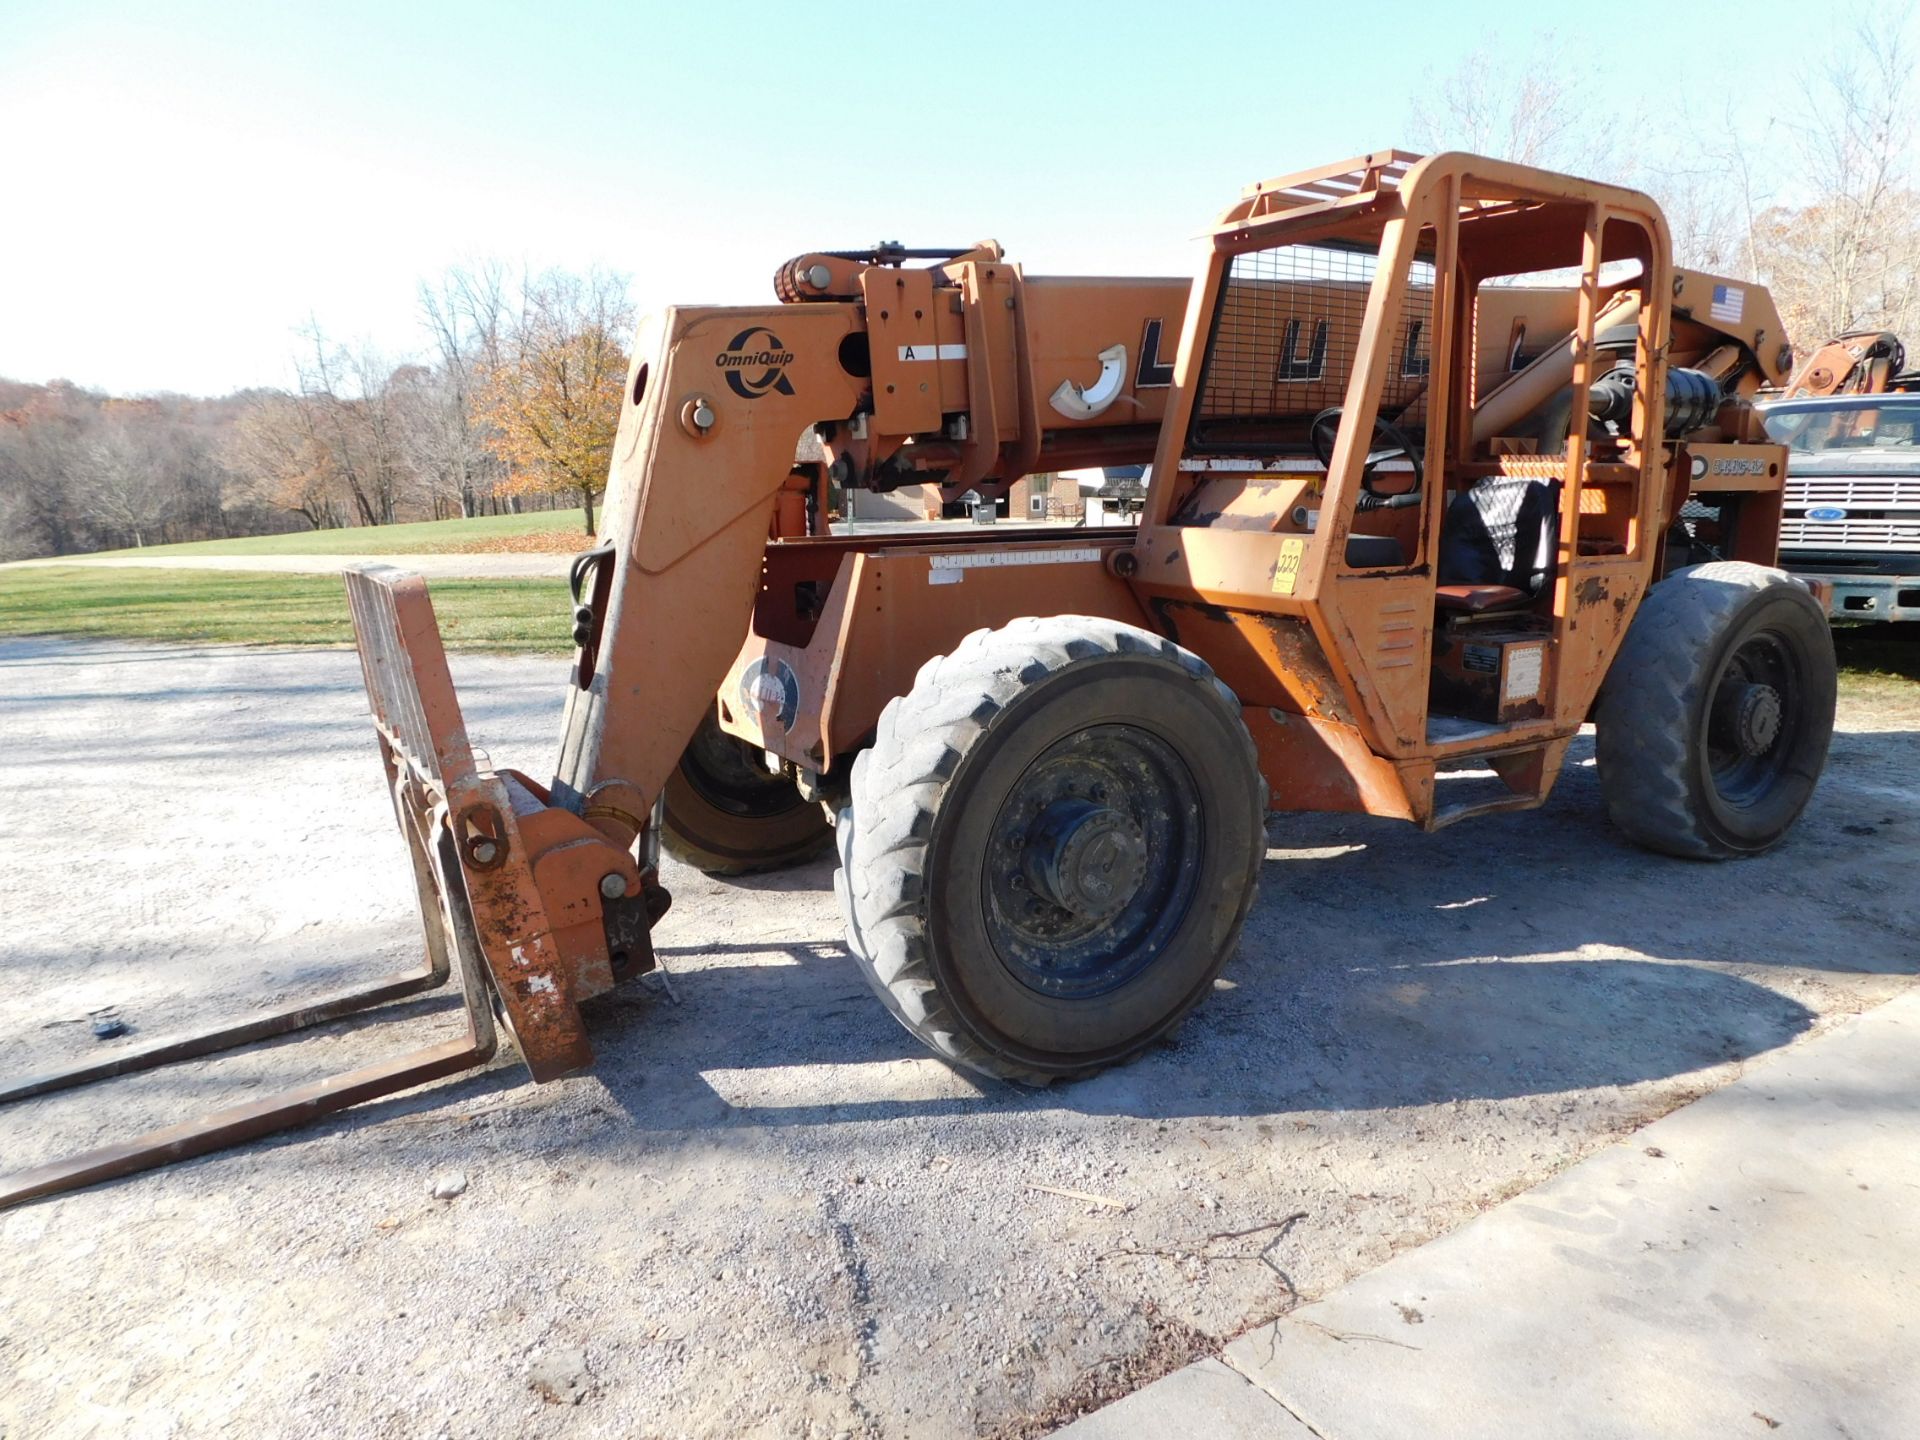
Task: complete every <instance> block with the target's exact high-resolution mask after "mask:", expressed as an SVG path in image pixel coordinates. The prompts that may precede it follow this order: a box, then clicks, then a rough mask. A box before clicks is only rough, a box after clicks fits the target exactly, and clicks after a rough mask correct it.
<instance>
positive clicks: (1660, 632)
mask: <svg viewBox="0 0 1920 1440" xmlns="http://www.w3.org/2000/svg"><path fill="white" fill-rule="evenodd" d="M1836 689H1837V681H1836V676H1835V664H1834V658H1833V634H1832V631H1831V630H1830V629H1829V628H1828V626H1827V617H1826V616H1825V615H1824V614H1823V613H1822V612H1821V609H1820V606H1819V604H1818V603H1817V602H1815V600H1814V598H1813V596H1812V595H1811V594H1809V593H1808V591H1807V589H1806V587H1804V586H1803V585H1801V584H1799V583H1798V582H1797V581H1795V580H1794V579H1792V577H1790V576H1789V575H1787V574H1786V573H1785V572H1784V571H1781V570H1772V569H1768V568H1766V567H1764V566H1760V565H1750V564H1747V563H1745V562H1743V561H1716V562H1714V563H1712V564H1709V565H1695V566H1692V567H1690V568H1688V569H1685V570H1679V571H1676V572H1674V574H1673V575H1671V576H1669V577H1668V578H1667V579H1665V580H1663V581H1661V582H1660V583H1659V584H1658V585H1656V586H1654V587H1653V589H1652V590H1651V591H1650V592H1649V593H1648V595H1647V598H1646V601H1645V602H1644V603H1643V604H1642V605H1641V607H1640V612H1639V613H1638V614H1637V615H1635V616H1634V619H1633V624H1632V626H1631V627H1630V628H1629V629H1628V631H1627V638H1626V641H1625V643H1624V644H1623V645H1622V646H1621V648H1620V654H1619V656H1618V657H1617V658H1616V659H1615V660H1614V662H1613V668H1612V669H1611V670H1610V671H1609V672H1608V674H1607V678H1606V682H1605V684H1604V685H1603V686H1602V687H1601V691H1600V700H1599V703H1598V705H1597V706H1596V708H1595V713H1594V723H1595V726H1596V728H1597V729H1598V732H1599V734H1598V740H1597V744H1596V757H1597V760H1598V763H1599V767H1600V786H1601V791H1602V793H1603V794H1604V795H1605V797H1606V802H1607V812H1608V814H1610V815H1611V816H1612V817H1613V822H1614V824H1616V825H1618V826H1619V827H1620V828H1621V829H1622V830H1623V831H1625V832H1626V833H1627V834H1628V835H1629V836H1630V837H1632V838H1633V839H1634V840H1636V841H1638V842H1639V843H1640V844H1642V845H1645V846H1647V847H1648V848H1650V849H1654V850H1660V851H1663V852H1665V853H1666V854H1669V855H1680V856H1684V857H1687V858H1690V859H1701V860H1720V859H1727V858H1731V857H1735V856H1741V855H1757V854H1759V853H1760V852H1761V851H1763V850H1766V849H1768V848H1769V847H1770V846H1772V845H1774V844H1776V843H1778V842H1779V840H1780V839H1781V837H1782V836H1784V835H1785V834H1786V833H1787V831H1788V830H1789V829H1791V828H1792V827H1793V823H1794V821H1795V820H1797V819H1798V818H1799V817H1800V812H1801V811H1802V810H1804V809H1805V808H1806V805H1807V801H1808V800H1809V799H1811V798H1812V796H1813V787H1814V785H1815V783H1816V782H1817V781H1818V780H1819V778H1820V771H1821V769H1822V768H1823V767H1824V766H1825V764H1826V758H1827V745H1828V743H1829V741H1830V740H1831V739H1832V737H1833V711H1834V698H1835V693H1836Z"/></svg>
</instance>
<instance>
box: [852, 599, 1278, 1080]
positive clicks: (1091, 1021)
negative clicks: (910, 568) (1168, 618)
mask: <svg viewBox="0 0 1920 1440" xmlns="http://www.w3.org/2000/svg"><path fill="white" fill-rule="evenodd" d="M852 778H853V790H852V803H851V805H850V806H849V807H848V808H847V809H845V810H843V811H842V812H841V816H840V826H839V829H840V833H839V836H838V843H839V847H840V853H841V872H840V874H839V876H838V877H836V882H835V884H836V888H837V890H838V891H839V893H840V898H841V903H842V906H843V909H844V912H845V918H846V921H847V933H848V944H849V948H850V949H851V950H852V951H853V953H854V955H855V957H856V959H857V960H858V961H859V963H860V965H861V967H862V969H863V970H864V971H865V973H866V975H867V978H868V980H869V982H870V983H871V984H872V986H873V988H874V990H875V991H876V992H877V993H878V994H879V995H880V997H881V999H882V1000H883V1001H884V1002H885V1003H886V1005H887V1007H888V1009H889V1010H891V1011H892V1013H893V1014H894V1015H895V1017H896V1018H898V1019H899V1021H900V1022H901V1024H903V1025H905V1026H906V1027H907V1029H909V1030H911V1031H912V1032H913V1033H914V1034H915V1035H916V1036H918V1037H919V1038H920V1039H921V1040H922V1041H924V1042H925V1043H926V1044H927V1045H929V1046H931V1047H932V1048H933V1049H934V1050H936V1051H937V1052H939V1053H940V1054H942V1055H944V1056H946V1057H947V1058H948V1059H950V1060H952V1061H954V1062H956V1063H958V1064H961V1065H964V1066H966V1067H968V1068H969V1069H973V1070H977V1071H980V1072H982V1073H983V1074H987V1075H993V1076H996V1077H1000V1078H1004V1079H1013V1080H1020V1081H1025V1082H1028V1083H1035V1084H1039V1083H1045V1082H1046V1081H1048V1080H1051V1079H1055V1078H1058V1077H1063V1076H1078V1075H1088V1074H1092V1073H1094V1072H1096V1071H1098V1070H1100V1069H1103V1068H1105V1067H1106V1066H1109V1065H1112V1064H1116V1063H1119V1062H1121V1061H1124V1060H1127V1059H1130V1058H1131V1057H1133V1056H1134V1055H1136V1054H1138V1053H1139V1052H1140V1051H1141V1050H1143V1049H1145V1048H1146V1047H1147V1046H1148V1045H1149V1044H1151V1043H1152V1042H1153V1041H1154V1040H1155V1039H1156V1038H1158V1037H1160V1036H1162V1035H1164V1034H1166V1033H1167V1032H1168V1031H1169V1030H1171V1029H1172V1028H1173V1027H1174V1026H1175V1025H1176V1024H1177V1023H1178V1022H1179V1020H1180V1019H1181V1018H1182V1017H1183V1016H1184V1015H1185V1014H1186V1013H1187V1012H1188V1011H1189V1010H1191V1009H1192V1008H1193V1006H1195V1005H1196V1004H1198V1003H1199V1002H1200V1000H1201V999H1202V998H1203V997H1204V996H1205V995H1206V993H1207V992H1208V990H1209V989H1211V987H1212V984H1213V980H1214V977H1215V976H1216V975H1218V974H1219V972H1220V969H1221V967H1222V966H1223V965H1224V964H1225V963H1226V961H1227V958H1228V957H1229V956H1230V955H1231V954H1232V952H1233V949H1234V946H1235V944H1236V943H1237V942H1238V939H1239V935H1240V930H1241V926H1242V925H1243V924H1244V922H1245V920H1246V915H1247V910H1248V908H1249V906H1250V905H1251V904H1252V901H1253V895H1254V887H1255V883H1256V880H1257V878H1258V874H1259V867H1260V862H1261V860H1262V858H1263V857H1264V855H1265V853H1266V834H1265V818H1266V785H1265V783H1264V782H1263V781H1262V779H1261V777H1260V769H1259V764H1258V760H1257V758H1256V756H1255V753H1254V748H1253V742H1252V740H1251V739H1250V738H1249V737H1248V734H1247V729H1246V726H1245V724H1244V723H1243V721H1242V720H1241V716H1240V706H1239V704H1238V702H1237V701H1236V700H1235V699H1234V697H1233V695H1232V693H1231V692H1229V691H1228V690H1227V688H1226V687H1225V686H1224V685H1222V684H1221V683H1220V682H1219V681H1218V680H1217V679H1215V678H1214V675H1213V672H1212V671H1211V670H1210V669H1208V667H1207V666H1206V664H1205V662H1203V661H1202V660H1200V659H1199V657H1198V656H1195V655H1193V654H1192V653H1190V652H1188V651H1186V650H1182V649H1181V648H1180V647H1179V646H1177V645H1175V644H1173V642H1171V641H1169V640H1167V639H1164V638H1163V637H1161V636H1158V635H1154V634H1151V633H1149V632H1147V631H1145V630H1141V629H1138V628H1136V627H1134V626H1131V625H1124V624H1120V623H1118V622H1116V621H1112V620H1104V619H1095V618H1089V617H1085V616H1058V617H1049V618H1044V619H1039V618H1036V619H1025V620H1018V621H1015V622H1014V623H1012V624H1011V625H1008V626H1006V627H1004V628H1003V629H1000V630H980V631H975V632H974V633H973V634H971V635H969V636H967V637H966V639H964V640H962V641H961V642H960V644H959V645H958V646H956V647H955V649H954V651H953V653H952V654H951V655H947V656H941V657H937V658H935V659H933V660H930V661H928V662H927V664H926V665H925V666H923V667H922V668H921V670H920V673H919V675H918V676H917V677H916V679H915V681H914V685H913V689H912V690H911V691H909V692H908V693H907V694H906V695H904V696H901V697H899V698H898V699H896V700H894V701H893V702H892V703H891V704H889V705H888V706H887V708H886V710H885V711H884V712H883V713H882V715H881V717H880V723H879V727H878V731H877V734H876V738H875V741H874V744H873V746H872V748H871V749H870V750H868V751H866V752H865V753H863V754H862V755H861V756H860V758H859V759H858V760H857V761H856V762H855V764H854V768H853V777H852Z"/></svg>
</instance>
